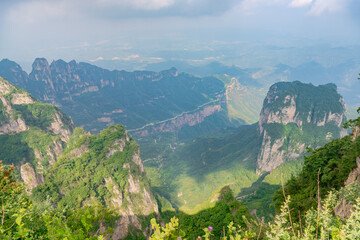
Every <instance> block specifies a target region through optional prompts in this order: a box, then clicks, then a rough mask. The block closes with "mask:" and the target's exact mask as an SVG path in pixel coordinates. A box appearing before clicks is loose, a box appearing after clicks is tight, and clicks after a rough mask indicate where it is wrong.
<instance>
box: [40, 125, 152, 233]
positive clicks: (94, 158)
mask: <svg viewBox="0 0 360 240" xmlns="http://www.w3.org/2000/svg"><path fill="white" fill-rule="evenodd" d="M50 186H51V187H50ZM54 189H58V191H57V190H54ZM46 195H50V196H55V197H54V198H55V199H57V200H56V202H54V204H56V205H57V206H61V207H68V208H70V209H72V208H76V207H82V206H89V205H99V204H100V205H102V206H104V207H105V208H106V209H108V210H113V211H115V213H116V215H118V216H119V217H118V219H117V220H116V222H115V225H114V226H113V229H114V233H113V234H112V236H111V238H112V239H124V238H125V237H126V236H127V235H128V234H130V233H131V234H135V233H136V232H137V231H139V230H140V231H142V232H143V234H144V235H145V236H146V235H147V233H148V229H145V228H144V227H143V225H142V222H143V219H144V216H149V215H154V216H155V215H157V214H159V211H158V205H157V202H156V200H155V198H154V196H153V195H152V192H151V188H150V185H149V182H148V179H147V177H146V174H145V171H144V166H143V164H142V161H141V158H140V153H139V148H138V146H137V144H136V142H135V141H134V140H133V139H132V138H131V137H130V136H129V134H128V133H127V132H126V131H125V129H124V128H123V127H122V126H121V125H116V126H111V127H109V128H108V129H105V130H103V131H101V132H100V134H98V135H90V134H87V133H86V132H85V131H84V130H82V129H80V128H78V129H76V130H75V133H74V135H73V136H72V137H71V138H70V140H69V144H68V147H67V148H66V149H65V151H64V153H63V155H62V156H61V158H60V159H59V160H58V161H57V162H56V164H54V165H53V166H52V167H50V168H49V170H48V172H47V173H46V174H45V180H44V184H42V185H40V186H39V187H38V188H36V189H35V191H34V196H35V197H37V198H43V197H45V196H46ZM74 196H78V197H77V199H76V200H75V201H74ZM45 199H46V198H45Z"/></svg>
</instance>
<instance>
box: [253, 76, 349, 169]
mask: <svg viewBox="0 0 360 240" xmlns="http://www.w3.org/2000/svg"><path fill="white" fill-rule="evenodd" d="M344 113H345V106H344V101H343V99H342V97H341V96H340V95H339V94H338V93H337V92H336V86H335V85H333V84H327V85H320V86H318V87H315V86H313V85H311V84H303V83H300V82H292V83H287V82H281V83H277V84H274V85H273V86H271V88H270V90H269V92H268V94H267V96H266V98H265V100H264V104H263V108H262V110H261V113H260V119H259V134H260V136H261V138H262V146H261V150H260V153H259V156H258V159H257V167H258V170H259V171H272V170H274V169H275V168H276V167H278V166H279V165H280V164H282V163H284V162H285V161H288V160H293V159H296V158H297V157H299V156H301V155H302V154H303V153H304V150H305V148H306V147H317V146H321V145H323V144H324V143H325V142H326V141H328V140H330V139H332V138H339V137H342V136H343V135H344V134H346V131H345V130H343V129H342V124H343V123H344V122H345V114H344Z"/></svg>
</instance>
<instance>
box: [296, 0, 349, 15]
mask: <svg viewBox="0 0 360 240" xmlns="http://www.w3.org/2000/svg"><path fill="white" fill-rule="evenodd" d="M348 1H349V0H292V1H291V2H290V4H289V6H290V7H310V9H309V11H308V14H310V15H314V16H319V15H321V14H323V13H325V12H330V13H331V12H337V11H341V10H343V9H344V8H345V6H346V5H347V2H348Z"/></svg>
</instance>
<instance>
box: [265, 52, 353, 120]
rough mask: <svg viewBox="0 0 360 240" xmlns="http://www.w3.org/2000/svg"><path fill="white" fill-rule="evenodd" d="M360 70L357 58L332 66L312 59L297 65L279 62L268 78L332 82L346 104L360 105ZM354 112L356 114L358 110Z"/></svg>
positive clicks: (318, 82)
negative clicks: (359, 77) (359, 90)
mask: <svg viewBox="0 0 360 240" xmlns="http://www.w3.org/2000/svg"><path fill="white" fill-rule="evenodd" d="M359 71H360V64H359V61H358V60H355V59H351V60H347V61H345V62H342V63H339V64H336V65H330V66H323V65H321V64H320V63H318V62H316V61H310V62H305V63H302V64H300V65H298V66H295V67H293V66H289V65H286V64H277V65H275V66H274V69H273V71H272V72H271V73H270V74H269V75H268V76H267V78H269V79H274V78H275V79H283V80H284V81H301V82H306V83H312V84H314V85H320V84H326V83H329V82H331V83H334V84H336V85H337V86H338V91H339V93H340V94H341V95H343V97H344V99H345V102H346V104H348V105H350V106H358V105H359V103H360V98H359V96H358V95H357V91H356V90H357V89H359V88H360V83H359V81H358V80H357V77H356V76H358V73H359ZM354 113H355V115H356V111H354Z"/></svg>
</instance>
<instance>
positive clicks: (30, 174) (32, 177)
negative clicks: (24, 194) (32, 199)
mask: <svg viewBox="0 0 360 240" xmlns="http://www.w3.org/2000/svg"><path fill="white" fill-rule="evenodd" d="M20 174H21V179H22V180H23V181H24V182H25V185H26V188H27V190H28V191H30V190H31V189H33V188H34V187H36V186H38V185H39V184H41V183H43V182H44V177H43V176H42V175H41V174H38V173H36V172H35V170H34V168H33V167H32V166H31V165H30V163H25V164H23V165H21V168H20Z"/></svg>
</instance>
